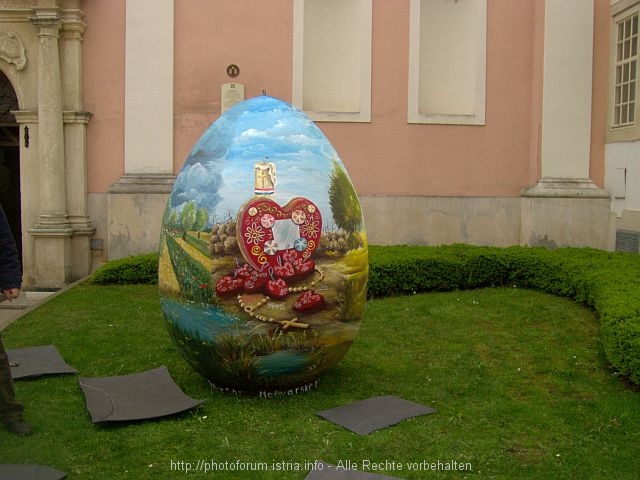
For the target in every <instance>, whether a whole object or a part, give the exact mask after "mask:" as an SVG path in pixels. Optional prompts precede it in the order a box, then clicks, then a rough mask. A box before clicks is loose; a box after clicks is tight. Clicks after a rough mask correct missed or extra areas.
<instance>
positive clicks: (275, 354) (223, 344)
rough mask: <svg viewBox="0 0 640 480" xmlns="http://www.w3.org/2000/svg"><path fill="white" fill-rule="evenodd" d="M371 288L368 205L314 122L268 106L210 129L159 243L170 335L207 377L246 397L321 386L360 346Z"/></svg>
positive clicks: (265, 102) (235, 111)
mask: <svg viewBox="0 0 640 480" xmlns="http://www.w3.org/2000/svg"><path fill="white" fill-rule="evenodd" d="M367 275H368V256H367V239H366V233H365V229H364V222H363V218H362V212H361V208H360V205H359V202H358V197H357V194H356V192H355V189H354V187H353V185H352V183H351V181H350V179H349V176H348V173H347V172H346V169H345V167H344V165H343V163H342V161H341V160H340V158H339V157H338V154H337V153H336V152H335V150H334V149H333V147H332V146H331V144H330V143H329V141H328V140H327V139H326V137H325V136H324V134H322V132H321V131H320V130H319V129H318V128H317V127H316V126H315V125H314V124H313V122H312V121H311V120H309V119H308V117H307V116H306V115H305V114H304V113H303V112H301V111H299V110H297V109H295V107H292V106H291V105H289V104H287V103H285V102H282V101H280V100H277V99H274V98H272V97H268V96H261V97H256V98H254V99H251V100H248V101H245V102H242V103H240V104H238V105H236V106H235V107H233V108H231V109H229V110H227V111H226V112H225V114H223V115H222V116H221V117H220V118H219V119H218V120H217V121H216V122H215V123H214V124H212V125H211V127H209V129H208V130H207V131H206V132H205V134H204V135H203V136H202V138H201V139H200V140H199V141H198V143H197V144H196V145H195V147H194V148H193V150H192V152H191V154H190V155H189V157H188V158H187V160H186V162H185V165H184V167H183V169H182V171H181V172H180V174H179V176H178V178H177V179H176V182H175V185H174V188H173V191H172V193H171V196H170V197H169V201H168V202H167V207H166V210H165V215H164V220H163V225H162V232H161V242H160V265H159V289H160V295H161V304H162V309H163V312H164V315H165V324H166V326H167V329H168V331H169V333H170V335H171V337H172V339H173V341H174V343H175V344H176V345H177V346H178V348H179V349H180V351H181V352H182V354H183V355H184V357H185V359H186V360H187V361H188V362H189V363H190V364H191V365H192V367H193V368H194V369H195V370H197V371H198V372H199V373H200V374H202V375H203V376H204V377H205V378H207V379H208V380H209V381H210V382H211V383H212V384H213V385H214V386H215V387H218V388H221V389H230V390H237V391H247V392H262V391H270V392H272V391H295V389H296V388H297V387H303V386H307V385H311V384H313V383H314V382H315V381H316V379H317V378H318V377H319V376H320V375H321V374H322V373H324V372H325V371H326V370H328V369H330V368H331V367H333V366H334V365H335V364H337V363H338V362H339V361H340V360H341V359H342V358H343V356H344V355H345V353H346V352H347V350H348V349H349V346H350V345H351V343H352V342H353V340H354V339H355V337H356V335H357V333H358V330H359V327H360V321H361V318H362V315H363V310H364V304H365V299H366V285H367Z"/></svg>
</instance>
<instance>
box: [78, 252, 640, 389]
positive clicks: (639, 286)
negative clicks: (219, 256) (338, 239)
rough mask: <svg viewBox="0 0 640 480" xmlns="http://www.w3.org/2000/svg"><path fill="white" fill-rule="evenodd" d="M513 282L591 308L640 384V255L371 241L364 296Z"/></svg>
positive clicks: (128, 269) (144, 266)
mask: <svg viewBox="0 0 640 480" xmlns="http://www.w3.org/2000/svg"><path fill="white" fill-rule="evenodd" d="M157 278H158V254H156V253H150V254H147V255H138V256H132V257H127V258H123V259H121V260H115V261H111V262H108V263H106V264H105V265H103V266H102V267H101V268H100V269H98V270H97V271H96V272H95V273H94V274H93V275H92V276H91V278H90V281H91V282H92V283H95V284H98V285H106V284H125V283H144V284H155V283H157ZM491 286H517V287H519V288H531V289H535V290H541V291H544V292H547V293H551V294H554V295H559V296H563V297H568V298H571V299H573V300H575V301H576V302H578V303H580V304H582V305H585V306H587V307H590V308H593V309H594V310H595V312H596V313H597V315H598V317H599V319H600V332H601V340H602V344H603V347H604V351H605V354H606V356H607V359H608V361H609V362H610V363H611V365H612V366H613V367H614V368H615V369H616V370H617V371H619V372H620V373H622V374H624V375H625V376H627V377H628V378H629V379H630V380H631V381H632V382H634V383H635V384H638V385H640V255H634V254H628V253H621V252H606V251H603V250H595V249H589V248H560V249H556V250H549V249H546V248H528V247H509V248H497V247H474V246H469V245H448V246H441V247H422V246H406V245H403V246H384V247H383V246H373V245H372V246H369V284H368V296H369V298H376V297H384V296H390V295H403V294H411V293H416V292H426V291H446V290H456V289H460V290H466V289H472V288H484V287H491Z"/></svg>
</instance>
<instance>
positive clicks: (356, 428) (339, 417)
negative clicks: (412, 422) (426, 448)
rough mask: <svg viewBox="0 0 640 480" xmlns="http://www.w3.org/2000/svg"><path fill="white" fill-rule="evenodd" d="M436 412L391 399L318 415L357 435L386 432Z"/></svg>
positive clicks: (366, 402) (422, 406) (333, 409)
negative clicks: (404, 422) (387, 428)
mask: <svg viewBox="0 0 640 480" xmlns="http://www.w3.org/2000/svg"><path fill="white" fill-rule="evenodd" d="M435 412H436V409H434V408H431V407H427V406H424V405H421V404H419V403H415V402H410V401H408V400H404V399H402V398H399V397H395V396H393V395H386V396H381V397H372V398H368V399H366V400H362V401H359V402H354V403H350V404H348V405H345V406H342V407H337V408H332V409H330V410H323V411H321V412H317V415H319V416H321V417H322V418H324V419H326V420H329V421H330V422H333V423H335V424H337V425H340V426H342V427H344V428H347V429H349V430H351V431H352V432H355V433H358V434H360V435H367V434H368V433H371V432H373V431H375V430H380V429H381V428H386V427H389V426H391V425H395V424H396V423H399V422H401V421H402V420H405V419H407V418H411V417H417V416H419V415H428V414H430V413H435Z"/></svg>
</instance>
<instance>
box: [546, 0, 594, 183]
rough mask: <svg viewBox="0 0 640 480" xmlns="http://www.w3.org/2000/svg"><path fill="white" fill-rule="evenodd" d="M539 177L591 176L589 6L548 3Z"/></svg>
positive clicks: (578, 1)
mask: <svg viewBox="0 0 640 480" xmlns="http://www.w3.org/2000/svg"><path fill="white" fill-rule="evenodd" d="M544 23H545V25H544V79H543V99H542V144H541V163H542V165H541V167H542V177H543V178H544V177H551V178H554V177H555V178H582V179H584V178H589V156H590V144H591V84H592V78H593V70H592V69H593V2H592V1H591V0H586V1H585V0H546V2H545V20H544Z"/></svg>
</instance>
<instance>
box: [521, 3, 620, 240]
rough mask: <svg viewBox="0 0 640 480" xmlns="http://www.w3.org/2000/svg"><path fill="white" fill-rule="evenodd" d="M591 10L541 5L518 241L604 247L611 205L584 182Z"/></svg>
mask: <svg viewBox="0 0 640 480" xmlns="http://www.w3.org/2000/svg"><path fill="white" fill-rule="evenodd" d="M593 14H594V5H593V2H591V1H584V0H545V2H544V21H543V22H541V23H542V24H543V25H542V28H543V35H544V55H543V60H542V62H543V63H542V110H541V118H540V119H539V121H540V138H539V142H540V143H539V146H538V148H539V155H540V159H539V161H540V178H539V180H538V182H537V184H536V185H533V186H531V187H529V188H526V189H525V190H523V192H522V197H523V199H522V212H521V213H522V228H521V243H523V244H525V245H545V246H550V247H555V246H562V245H585V246H592V247H597V248H606V246H607V236H608V224H609V215H608V211H609V200H608V195H607V192H606V191H605V190H603V189H602V188H599V187H598V186H597V185H596V184H595V183H594V181H593V180H592V179H591V178H589V165H590V160H591V157H590V156H591V150H590V148H591V95H592V81H593V73H592V72H593V18H594V16H593Z"/></svg>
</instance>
